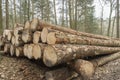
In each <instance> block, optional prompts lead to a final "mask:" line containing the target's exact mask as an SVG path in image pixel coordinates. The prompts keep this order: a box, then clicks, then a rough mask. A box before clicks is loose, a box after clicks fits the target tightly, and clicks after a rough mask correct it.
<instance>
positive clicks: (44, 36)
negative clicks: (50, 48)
mask: <svg viewBox="0 0 120 80" xmlns="http://www.w3.org/2000/svg"><path fill="white" fill-rule="evenodd" d="M47 35H48V29H47V28H43V30H42V32H41V41H42V42H43V43H46V42H47Z"/></svg>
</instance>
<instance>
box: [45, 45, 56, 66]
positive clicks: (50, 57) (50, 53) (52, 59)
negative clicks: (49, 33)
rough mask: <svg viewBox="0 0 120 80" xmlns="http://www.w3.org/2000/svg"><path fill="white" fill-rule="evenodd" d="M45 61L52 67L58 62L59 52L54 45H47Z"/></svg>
mask: <svg viewBox="0 0 120 80" xmlns="http://www.w3.org/2000/svg"><path fill="white" fill-rule="evenodd" d="M43 62H44V64H45V65H46V66H48V67H52V66H54V65H55V64H56V63H57V54H56V52H55V49H54V48H53V47H52V46H47V47H45V49H44V54H43Z"/></svg>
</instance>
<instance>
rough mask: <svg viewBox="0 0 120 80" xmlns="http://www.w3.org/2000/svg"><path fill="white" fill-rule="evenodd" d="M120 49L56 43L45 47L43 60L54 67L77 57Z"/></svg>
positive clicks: (109, 52)
mask: <svg viewBox="0 0 120 80" xmlns="http://www.w3.org/2000/svg"><path fill="white" fill-rule="evenodd" d="M118 51H120V48H115V47H114V48H112V47H100V46H88V45H71V44H66V45H64V44H56V45H48V46H47V47H45V49H44V54H43V61H44V63H45V65H46V66H48V67H52V66H55V65H57V64H61V63H64V62H68V61H70V60H73V59H77V58H84V57H88V56H95V55H103V54H111V53H115V52H118Z"/></svg>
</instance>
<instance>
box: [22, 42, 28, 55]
mask: <svg viewBox="0 0 120 80" xmlns="http://www.w3.org/2000/svg"><path fill="white" fill-rule="evenodd" d="M27 51H28V44H25V45H24V48H23V52H24V56H26V57H27V54H28V53H27Z"/></svg>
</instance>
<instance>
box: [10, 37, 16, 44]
mask: <svg viewBox="0 0 120 80" xmlns="http://www.w3.org/2000/svg"><path fill="white" fill-rule="evenodd" d="M15 41H16V40H15V36H12V39H11V43H12V45H15Z"/></svg>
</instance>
